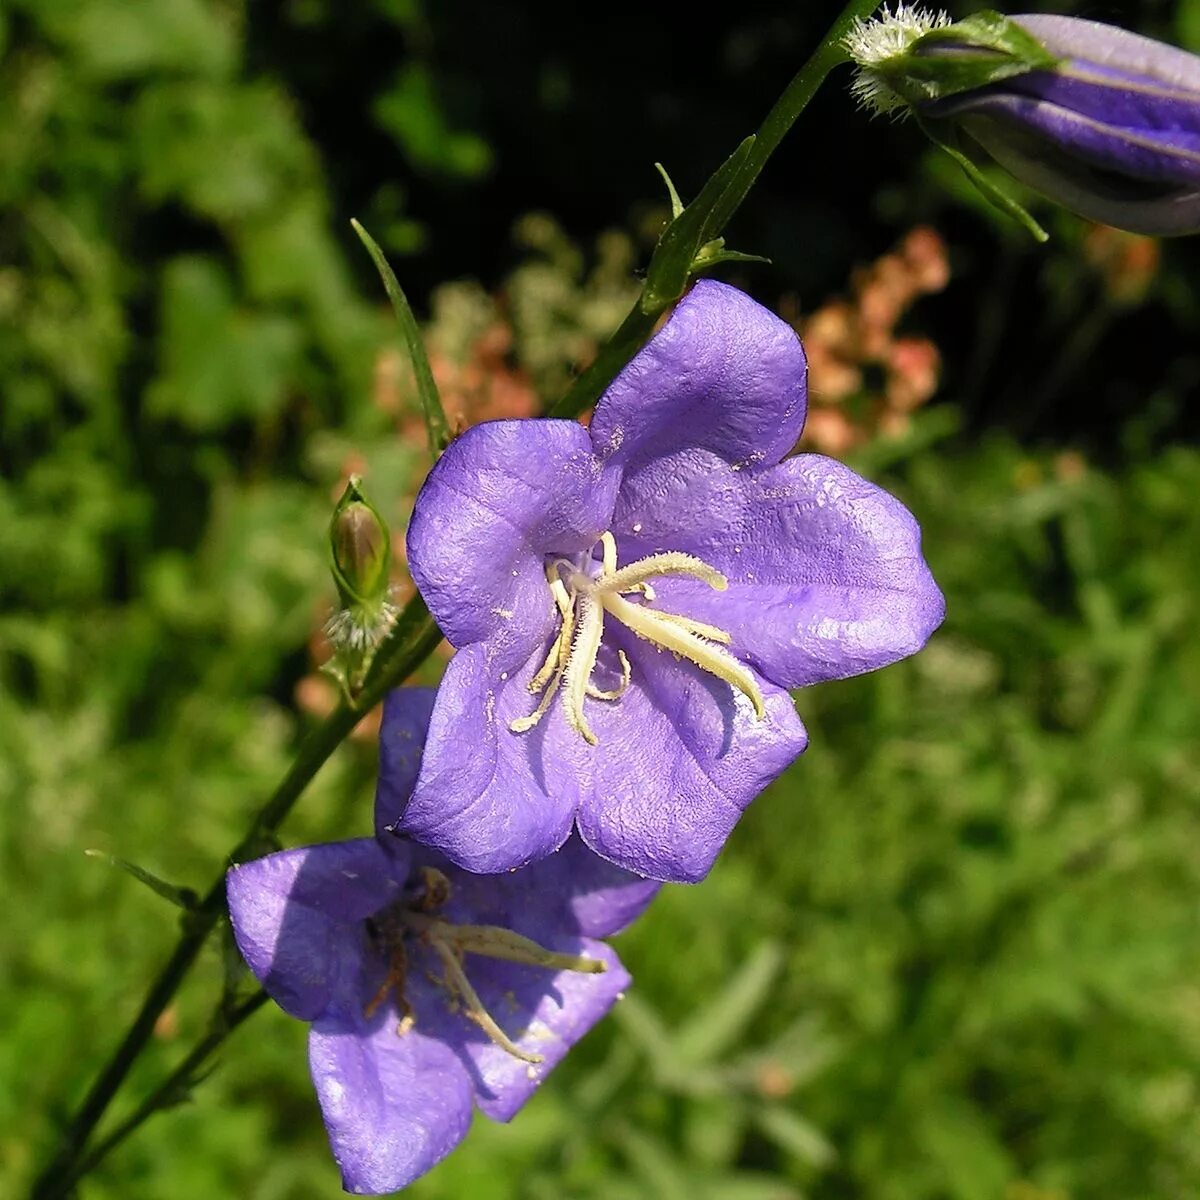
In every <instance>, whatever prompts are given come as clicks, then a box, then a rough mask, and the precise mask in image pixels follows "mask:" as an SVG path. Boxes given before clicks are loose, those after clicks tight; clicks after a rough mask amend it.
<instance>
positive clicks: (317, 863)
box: [226, 838, 408, 1021]
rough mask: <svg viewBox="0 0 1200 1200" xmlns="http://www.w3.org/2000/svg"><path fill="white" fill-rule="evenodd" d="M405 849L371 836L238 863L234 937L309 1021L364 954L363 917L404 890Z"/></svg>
mask: <svg viewBox="0 0 1200 1200" xmlns="http://www.w3.org/2000/svg"><path fill="white" fill-rule="evenodd" d="M407 870H408V868H407V855H406V854H401V855H400V857H399V858H397V857H396V856H395V855H393V856H390V857H389V855H388V854H386V853H385V852H384V851H383V849H382V848H381V847H380V846H379V845H378V843H376V842H375V840H374V839H372V838H362V839H359V840H356V841H351V842H333V843H330V844H328V845H321V846H302V847H299V848H297V849H295V850H283V851H280V852H279V853H278V854H270V855H268V856H267V857H266V858H258V859H255V860H254V861H253V862H248V863H243V864H242V865H241V866H237V867H234V868H233V869H232V870H230V872H229V874H228V875H227V876H226V894H227V898H228V902H229V916H230V921H231V922H232V925H233V933H234V937H235V939H236V940H237V944H238V949H239V950H241V952H242V957H243V958H245V960H246V962H247V963H248V964H249V966H250V969H251V971H253V972H254V974H255V976H257V978H258V980H259V982H260V983H261V984H262V985H263V987H264V988H266V990H267V991H268V992H269V993H270V994H271V996H272V998H273V999H274V1000H275V1001H276V1002H277V1003H278V1004H279V1006H280V1007H281V1008H283V1009H284V1010H285V1011H286V1012H289V1013H291V1015H292V1016H294V1017H299V1018H300V1019H301V1020H306V1021H311V1020H313V1019H314V1018H315V1017H317V1016H319V1015H320V1014H321V1013H323V1012H325V1011H326V1009H327V1008H329V1006H330V1005H331V1004H334V1003H335V1002H339V1001H340V999H341V998H342V997H341V993H342V992H343V991H344V990H345V989H346V988H347V987H348V986H350V983H349V980H350V979H351V978H352V977H354V972H355V971H356V970H357V964H358V961H359V959H360V958H361V955H362V933H361V930H360V928H359V923H360V922H361V921H362V920H363V919H364V918H366V917H368V916H370V915H371V914H372V913H374V912H377V911H378V910H379V909H380V908H382V907H384V905H386V904H387V903H388V902H389V901H390V900H392V899H394V898H395V897H396V896H397V895H399V893H400V889H401V886H402V884H403V882H404V877H405V875H406V874H407Z"/></svg>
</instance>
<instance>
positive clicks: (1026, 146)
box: [962, 114, 1200, 237]
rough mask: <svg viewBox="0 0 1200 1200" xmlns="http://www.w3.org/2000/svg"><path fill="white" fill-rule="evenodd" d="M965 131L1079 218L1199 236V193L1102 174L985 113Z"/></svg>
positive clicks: (968, 121)
mask: <svg viewBox="0 0 1200 1200" xmlns="http://www.w3.org/2000/svg"><path fill="white" fill-rule="evenodd" d="M962 124H963V128H964V129H966V131H967V132H968V133H969V134H970V135H971V136H972V137H973V138H974V139H975V140H976V141H977V142H979V144H980V145H981V146H982V147H983V148H984V149H985V150H986V151H987V152H988V153H989V154H990V155H991V156H992V157H993V158H994V159H995V160H996V161H997V162H998V163H999V164H1000V165H1001V166H1002V167H1004V168H1005V170H1007V171H1009V172H1010V173H1011V174H1012V175H1014V176H1015V177H1016V178H1017V179H1019V180H1021V181H1022V183H1025V184H1027V185H1028V186H1029V187H1031V188H1033V189H1034V190H1035V191H1038V192H1041V193H1042V195H1044V196H1048V197H1050V198H1051V199H1052V200H1054V201H1055V202H1056V203H1058V204H1061V205H1063V207H1064V208H1069V209H1070V210H1071V211H1072V212H1076V213H1079V215H1080V216H1083V217H1087V218H1088V219H1089V220H1091V221H1099V222H1100V223H1101V224H1104V225H1112V226H1114V227H1115V228H1117V229H1126V230H1128V231H1129V232H1131V233H1142V234H1147V235H1148V236H1151V237H1177V236H1180V235H1183V234H1189V233H1196V232H1198V231H1200V188H1198V187H1196V186H1194V185H1191V184H1179V185H1176V186H1169V185H1165V184H1162V183H1159V182H1154V181H1151V180H1144V179H1138V178H1136V177H1132V176H1128V175H1120V174H1114V173H1112V172H1102V171H1097V170H1096V169H1094V168H1093V167H1092V166H1091V165H1089V164H1088V163H1087V162H1085V161H1083V160H1081V159H1077V158H1072V157H1071V156H1069V155H1067V154H1065V153H1057V154H1056V153H1054V150H1053V146H1052V145H1047V144H1046V143H1045V142H1044V141H1041V140H1038V139H1034V138H1032V137H1029V136H1019V134H1018V132H1017V131H1014V130H1013V129H1011V128H1008V127H1006V126H1004V125H1002V124H1000V123H998V122H996V121H994V120H992V119H991V118H990V117H988V116H987V115H986V114H978V115H968V116H966V117H964V118H962Z"/></svg>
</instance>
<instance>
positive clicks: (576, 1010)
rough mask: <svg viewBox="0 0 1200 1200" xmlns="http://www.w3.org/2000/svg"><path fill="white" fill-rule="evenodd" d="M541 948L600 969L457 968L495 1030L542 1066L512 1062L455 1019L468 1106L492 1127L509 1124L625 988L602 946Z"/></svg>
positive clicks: (473, 960) (473, 963) (474, 960)
mask: <svg viewBox="0 0 1200 1200" xmlns="http://www.w3.org/2000/svg"><path fill="white" fill-rule="evenodd" d="M549 948H552V949H555V950H560V951H563V952H565V953H568V954H582V955H585V956H586V957H588V958H598V959H601V960H602V961H604V962H605V963H607V964H608V969H607V970H606V971H604V972H603V973H602V974H599V975H587V974H584V973H582V972H579V971H557V972H553V973H551V972H550V971H546V970H543V969H541V968H538V967H530V966H524V965H522V964H518V963H506V962H500V961H498V960H496V959H487V958H480V957H477V956H473V955H468V956H467V958H466V960H465V963H464V966H465V968H466V970H467V974H468V976H469V978H470V980H471V984H472V986H473V987H474V988H475V990H476V991H477V992H478V993H479V998H480V1000H482V1002H483V1004H484V1006H485V1007H486V1008H487V1010H488V1011H489V1012H490V1013H491V1015H492V1017H493V1018H495V1020H496V1021H497V1023H498V1024H499V1025H500V1027H501V1028H502V1029H503V1030H504V1031H505V1033H507V1034H508V1035H509V1037H511V1038H512V1039H513V1040H514V1041H515V1042H516V1044H517V1045H518V1046H519V1047H520V1048H521V1049H522V1050H525V1051H528V1052H532V1053H535V1054H540V1055H541V1056H542V1059H543V1061H542V1062H540V1063H527V1062H523V1061H521V1060H520V1059H518V1058H514V1057H513V1056H512V1055H511V1054H509V1053H508V1052H507V1051H506V1050H503V1049H501V1047H499V1046H497V1045H495V1044H494V1043H493V1042H491V1041H489V1040H488V1039H487V1038H486V1037H485V1036H484V1035H483V1034H482V1033H481V1031H480V1030H479V1029H478V1028H477V1027H476V1026H474V1025H471V1024H470V1023H469V1022H467V1021H465V1020H463V1019H462V1018H461V1017H460V1018H458V1020H459V1021H460V1023H461V1025H463V1026H465V1027H466V1028H464V1029H463V1031H462V1033H463V1035H464V1036H463V1040H462V1041H461V1042H460V1045H461V1048H462V1051H463V1053H464V1054H465V1055H466V1057H467V1058H468V1060H469V1062H470V1063H471V1066H472V1078H473V1083H474V1087H475V1099H476V1102H477V1103H478V1105H479V1107H480V1108H481V1109H482V1110H483V1112H484V1113H485V1114H486V1115H487V1116H489V1117H491V1118H492V1120H493V1121H509V1120H511V1119H512V1117H513V1115H514V1114H515V1113H516V1112H517V1110H518V1109H519V1108H520V1107H521V1106H522V1105H523V1104H524V1103H525V1102H526V1101H527V1100H528V1099H529V1098H530V1096H532V1095H533V1093H534V1092H535V1091H536V1090H537V1089H538V1088H539V1087H540V1086H541V1083H542V1081H543V1080H544V1079H545V1078H546V1076H547V1075H548V1074H549V1072H550V1071H551V1070H553V1068H554V1067H555V1066H556V1065H557V1064H558V1063H559V1062H561V1061H562V1059H563V1057H564V1056H565V1055H566V1053H567V1051H568V1050H570V1048H571V1047H572V1046H573V1045H575V1043H576V1042H577V1041H579V1039H580V1038H581V1037H583V1035H584V1034H585V1033H587V1031H588V1030H589V1029H591V1027H592V1026H593V1025H595V1024H596V1022H597V1021H599V1020H600V1018H601V1017H603V1016H604V1014H605V1013H607V1012H608V1010H609V1009H610V1008H612V1006H613V1004H615V1003H616V1001H617V999H618V998H619V997H620V996H621V995H622V993H623V992H624V991H625V989H626V988H627V987H628V986H629V983H630V978H629V973H628V972H627V971H626V970H625V968H624V967H623V966H622V965H621V960H620V959H619V958H617V955H616V953H615V952H614V951H613V950H612V949H611V948H610V947H608V946H606V945H605V944H604V943H603V942H595V941H591V940H589V939H586V938H575V939H566V940H562V939H559V940H558V941H557V942H555V943H554V944H552V945H551V946H550V947H549ZM518 1035H519V1036H518Z"/></svg>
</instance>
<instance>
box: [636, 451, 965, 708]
mask: <svg viewBox="0 0 1200 1200" xmlns="http://www.w3.org/2000/svg"><path fill="white" fill-rule="evenodd" d="M613 529H614V533H615V535H616V539H617V544H618V547H620V548H621V550H622V553H623V555H625V556H626V557H641V556H642V555H645V554H652V553H656V552H657V551H658V549H659V547H661V546H668V545H669V546H672V547H676V548H678V549H682V550H684V551H686V552H687V553H690V554H695V555H696V556H697V557H699V558H703V559H705V560H706V561H707V562H709V563H711V564H712V565H713V566H715V567H717V568H718V569H719V570H721V571H723V572H724V573H725V575H726V576H727V577H728V579H729V587H728V589H727V590H726V591H725V592H720V593H714V592H713V591H712V590H711V589H709V588H707V587H704V586H703V585H702V584H698V583H695V582H693V581H691V580H677V579H667V580H662V581H661V582H660V583H659V584H658V585H656V591H657V593H658V595H657V603H658V604H660V605H661V607H662V608H664V609H666V610H668V611H674V612H686V613H687V614H688V615H689V616H692V617H696V618H699V619H701V620H703V621H707V622H709V623H711V624H712V625H716V626H718V627H720V628H721V629H724V630H725V631H726V632H728V633H729V634H730V635H731V637H732V642H731V645H730V650H731V651H732V652H733V653H734V654H735V655H736V656H737V657H739V658H741V659H743V660H744V661H746V662H747V663H749V664H750V665H752V666H754V667H756V668H757V669H758V670H759V671H760V672H761V673H762V674H764V675H766V676H767V677H768V678H769V679H771V680H773V681H774V682H775V683H776V684H779V685H780V686H782V687H788V688H794V687H801V686H804V685H805V684H810V683H817V682H819V681H821V680H825V679H839V678H842V677H844V676H847V675H856V674H859V673H860V672H863V671H870V670H874V669H875V668H877V667H882V666H885V665H886V664H888V663H891V662H895V661H896V660H897V659H900V658H904V657H905V656H907V655H909V654H913V653H915V652H916V651H917V650H919V649H920V648H921V646H922V645H924V643H925V641H926V639H927V638H928V637H929V635H930V634H931V633H932V632H933V630H934V629H936V628H937V626H938V625H939V624H940V623H941V620H942V616H943V614H944V610H945V606H944V601H943V599H942V595H941V592H940V591H939V590H938V588H937V585H936V584H935V583H934V581H933V578H932V576H931V575H930V573H929V568H928V567H927V566H926V564H925V560H924V559H923V558H922V556H921V536H920V530H919V528H918V526H917V523H916V521H915V520H914V519H913V517H912V515H911V514H910V513H909V511H908V510H907V509H906V508H905V507H904V505H903V504H901V503H900V502H899V501H898V500H896V499H895V498H894V497H892V496H889V495H888V494H887V492H885V491H883V490H882V489H881V488H878V487H876V486H875V485H874V484H872V483H869V482H867V480H865V479H862V478H861V477H860V476H858V475H856V474H855V473H854V472H853V471H851V470H850V469H849V468H848V467H845V466H843V465H842V464H841V463H838V462H836V461H834V460H833V459H829V458H824V457H822V456H821V455H816V454H802V455H799V456H797V457H795V458H790V459H787V460H786V461H785V462H782V463H780V464H779V465H778V466H776V467H772V468H770V469H769V470H766V471H761V472H736V471H732V470H730V469H729V468H728V467H727V466H726V465H725V464H723V463H721V462H720V461H718V460H717V459H716V458H715V457H714V456H712V455H708V454H700V453H690V454H680V455H675V456H673V457H672V458H669V459H663V460H661V461H660V462H657V463H654V464H653V465H652V466H651V467H649V468H647V469H646V470H644V471H641V472H639V473H638V474H637V475H636V476H634V477H632V478H628V479H626V481H625V482H624V484H623V485H622V489H621V496H620V500H619V502H618V506H617V512H616V514H615V515H614V526H613ZM626 547H628V549H626ZM635 679H636V673H635Z"/></svg>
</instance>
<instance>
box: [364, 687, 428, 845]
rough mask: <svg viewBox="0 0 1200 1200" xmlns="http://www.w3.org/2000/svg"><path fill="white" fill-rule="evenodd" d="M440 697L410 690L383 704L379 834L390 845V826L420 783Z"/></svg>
mask: <svg viewBox="0 0 1200 1200" xmlns="http://www.w3.org/2000/svg"><path fill="white" fill-rule="evenodd" d="M436 698H437V689H436V688H419V687H406V688H396V689H395V691H392V692H389V693H388V694H387V697H386V698H385V699H384V702H383V721H382V723H381V725H380V727H379V782H378V784H377V785H376V788H375V832H376V834H377V835H378V836H380V837H382V838H384V839H385V840H386V841H387V843H388V844H390V843H391V842H392V841H393V840H394V839H393V838H392V837H391V833H390V827H391V826H392V825H394V824H395V823H396V822H397V821H398V820H399V819H400V815H401V813H402V812H403V811H404V806H405V805H406V804H407V803H408V798H409V796H411V795H412V790H413V787H414V786H415V785H416V782H417V774H418V773H419V771H420V769H421V755H422V752H423V751H424V749H425V735H426V734H427V733H428V732H429V718H430V715H431V714H432V712H433V704H434V700H435V699H436Z"/></svg>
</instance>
